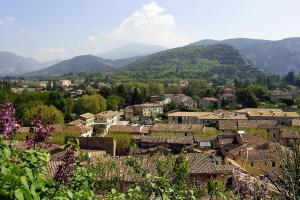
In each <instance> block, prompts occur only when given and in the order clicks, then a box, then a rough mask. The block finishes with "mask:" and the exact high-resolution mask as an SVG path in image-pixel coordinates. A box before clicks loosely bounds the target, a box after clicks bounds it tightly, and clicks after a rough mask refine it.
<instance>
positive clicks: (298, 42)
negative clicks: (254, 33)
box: [189, 37, 300, 75]
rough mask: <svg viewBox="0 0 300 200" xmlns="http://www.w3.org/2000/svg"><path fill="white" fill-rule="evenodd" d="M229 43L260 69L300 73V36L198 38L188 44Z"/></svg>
mask: <svg viewBox="0 0 300 200" xmlns="http://www.w3.org/2000/svg"><path fill="white" fill-rule="evenodd" d="M210 44H229V45H232V46H234V47H235V48H237V49H238V50H239V51H240V53H241V54H242V55H243V56H244V57H245V58H246V59H249V60H251V61H252V62H253V63H254V64H255V65H258V66H259V67H261V68H262V69H264V70H266V71H269V72H272V73H275V74H280V75H284V74H286V73H288V72H289V71H294V72H296V73H300V37H292V38H285V39H281V40H261V39H250V38H233V39H226V40H209V39H208V40H200V41H198V42H194V43H191V44H189V45H190V46H197V45H210Z"/></svg>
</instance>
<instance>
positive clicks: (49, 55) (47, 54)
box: [34, 47, 67, 61]
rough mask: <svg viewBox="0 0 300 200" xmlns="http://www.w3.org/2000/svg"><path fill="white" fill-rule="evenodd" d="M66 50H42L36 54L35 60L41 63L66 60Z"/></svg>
mask: <svg viewBox="0 0 300 200" xmlns="http://www.w3.org/2000/svg"><path fill="white" fill-rule="evenodd" d="M66 54H67V53H66V50H65V49H63V48H53V47H47V48H41V49H39V50H38V51H37V52H36V53H35V56H34V57H35V58H36V59H38V60H41V61H46V60H54V59H64V58H65V57H66Z"/></svg>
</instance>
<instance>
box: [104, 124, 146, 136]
mask: <svg viewBox="0 0 300 200" xmlns="http://www.w3.org/2000/svg"><path fill="white" fill-rule="evenodd" d="M149 130H150V127H148V126H141V125H111V126H110V128H109V130H108V131H109V132H119V133H133V134H148V133H149Z"/></svg>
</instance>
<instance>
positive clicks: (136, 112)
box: [124, 103, 164, 121]
mask: <svg viewBox="0 0 300 200" xmlns="http://www.w3.org/2000/svg"><path fill="white" fill-rule="evenodd" d="M163 112H164V107H163V106H162V105H160V104H156V103H144V104H139V105H133V106H128V107H126V108H125V109H124V117H125V120H128V121H133V118H134V117H135V116H138V117H139V118H144V117H151V116H153V117H156V116H157V115H160V114H163Z"/></svg>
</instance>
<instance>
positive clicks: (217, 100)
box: [202, 97, 220, 102]
mask: <svg viewBox="0 0 300 200" xmlns="http://www.w3.org/2000/svg"><path fill="white" fill-rule="evenodd" d="M202 100H205V101H215V102H219V101H220V100H219V99H216V98H215V97H203V98H202Z"/></svg>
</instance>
